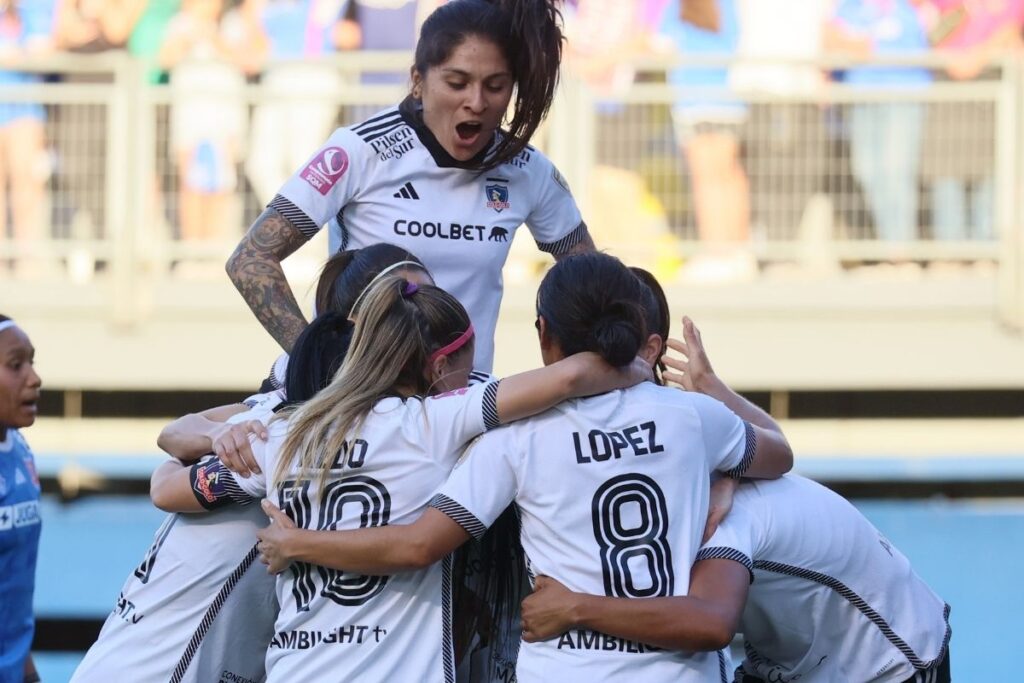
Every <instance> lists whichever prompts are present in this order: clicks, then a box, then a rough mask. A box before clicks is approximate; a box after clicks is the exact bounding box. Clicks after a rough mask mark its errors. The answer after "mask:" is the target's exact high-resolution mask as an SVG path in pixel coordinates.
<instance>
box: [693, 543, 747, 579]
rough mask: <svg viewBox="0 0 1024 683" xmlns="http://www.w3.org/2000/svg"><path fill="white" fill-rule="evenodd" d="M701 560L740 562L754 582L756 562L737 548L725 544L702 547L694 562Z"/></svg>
mask: <svg viewBox="0 0 1024 683" xmlns="http://www.w3.org/2000/svg"><path fill="white" fill-rule="evenodd" d="M701 560H732V561H733V562H739V563H740V564H742V565H743V566H744V567H746V568H747V571H748V572H749V573H750V583H754V563H753V562H752V561H751V560H750V558H749V557H747V556H746V555H744V554H743V553H741V552H740V551H739V550H736V549H735V548H726V547H724V546H715V547H713V548H701V549H700V552H698V553H697V559H695V560H694V562H700V561H701Z"/></svg>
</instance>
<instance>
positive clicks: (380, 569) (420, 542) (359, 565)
mask: <svg viewBox="0 0 1024 683" xmlns="http://www.w3.org/2000/svg"><path fill="white" fill-rule="evenodd" d="M263 508H264V510H265V511H267V514H268V516H270V518H271V519H272V520H274V519H275V514H277V515H283V513H281V512H280V510H278V509H277V508H276V507H274V506H273V505H272V504H270V503H269V502H264V504H263ZM282 522H283V520H282ZM257 536H258V537H259V539H260V544H261V545H260V548H261V552H262V553H263V554H264V555H265V556H266V558H267V559H269V560H270V562H269V564H271V565H272V566H273V567H277V568H283V567H286V566H287V565H288V564H290V563H291V562H309V563H311V564H318V565H321V566H323V567H330V568H332V569H339V570H342V571H350V572H359V573H361V574H371V575H388V574H395V573H398V572H403V571H412V570H416V569H423V568H425V567H429V566H430V565H432V564H434V563H435V562H437V561H439V560H440V559H441V558H443V557H444V556H445V555H447V554H448V553H450V552H452V551H453V550H455V549H456V548H458V547H459V546H460V545H462V544H463V543H464V542H465V541H467V540H468V539H469V534H468V533H467V532H466V531H465V530H464V529H463V528H462V527H461V526H459V525H458V524H457V523H456V522H455V521H453V520H452V519H451V518H450V517H448V516H447V515H445V514H444V513H443V512H440V511H439V510H436V509H434V508H427V510H426V512H424V513H423V515H422V516H421V517H420V518H419V519H418V520H416V521H415V522H413V523H412V524H396V525H391V526H382V527H371V528H364V529H354V530H350V531H315V530H310V529H297V528H294V526H293V525H292V526H291V527H289V525H287V524H283V523H274V524H271V525H270V526H268V527H267V528H266V529H262V530H260V532H259V533H258V534H257Z"/></svg>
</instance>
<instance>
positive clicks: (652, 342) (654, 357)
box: [637, 334, 665, 368]
mask: <svg viewBox="0 0 1024 683" xmlns="http://www.w3.org/2000/svg"><path fill="white" fill-rule="evenodd" d="M664 348H665V342H664V341H663V340H662V338H661V335H660V334H650V335H647V341H646V342H644V345H643V346H641V347H640V350H639V351H638V352H637V355H638V356H640V357H641V358H643V359H644V360H645V361H647V362H648V363H649V364H650V366H651V367H652V368H653V367H654V365H655V363H657V362H658V360H659V359H660V358H661V354H662V351H663V350H664Z"/></svg>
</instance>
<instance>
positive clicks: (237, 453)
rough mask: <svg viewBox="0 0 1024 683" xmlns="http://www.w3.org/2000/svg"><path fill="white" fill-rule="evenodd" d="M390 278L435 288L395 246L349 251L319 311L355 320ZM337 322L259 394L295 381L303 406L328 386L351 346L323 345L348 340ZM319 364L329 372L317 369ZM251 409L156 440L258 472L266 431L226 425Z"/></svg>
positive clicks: (320, 292)
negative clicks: (254, 445)
mask: <svg viewBox="0 0 1024 683" xmlns="http://www.w3.org/2000/svg"><path fill="white" fill-rule="evenodd" d="M389 274H395V275H400V276H402V277H405V278H406V279H408V280H410V281H412V282H415V283H417V284H433V283H434V280H433V278H432V277H431V276H430V273H429V272H428V271H427V269H426V266H424V265H423V263H422V261H420V260H419V258H417V257H416V256H415V255H414V254H412V253H410V252H408V251H406V250H405V249H402V248H400V247H397V246H395V245H393V244H385V243H379V244H371V245H370V246H368V247H363V248H361V249H349V250H347V251H342V252H339V253H337V254H335V255H334V256H332V257H331V258H330V259H328V260H327V263H326V264H325V265H324V268H323V270H322V271H321V273H320V277H319V279H318V281H317V290H316V296H315V297H314V302H315V307H316V310H317V311H320V312H322V313H329V312H333V313H336V314H337V316H338V318H340V319H341V320H345V319H347V318H348V317H349V315H350V314H351V312H352V307H353V306H354V305H355V303H356V300H357V299H358V298H359V297H360V295H361V294H362V293H363V292H365V291H366V289H367V288H368V287H369V286H370V284H371V283H373V282H374V281H375V280H376V279H378V278H380V277H385V276H387V275H389ZM338 318H334V317H329V318H326V319H324V320H320V321H319V322H318V323H317V324H316V326H315V327H313V326H312V325H311V327H310V328H307V330H306V332H305V333H306V335H307V336H308V337H313V338H315V340H314V339H310V343H311V344H313V345H314V346H315V347H316V349H319V350H317V351H315V352H314V351H313V350H312V349H310V350H309V351H307V352H305V353H302V354H297V355H298V356H301V357H302V358H303V359H304V360H303V361H301V362H300V363H299V365H298V366H296V365H295V364H292V363H289V355H288V354H282V355H281V357H279V358H278V359H277V361H276V362H275V363H274V365H273V366H272V367H271V370H270V375H269V377H268V378H267V379H266V380H265V381H264V382H263V386H262V387H261V388H260V389H261V391H260V393H261V394H270V395H272V394H273V392H274V391H275V390H278V389H284V387H285V384H286V381H288V379H289V378H291V379H290V381H291V382H292V385H293V386H296V385H299V386H301V387H302V388H301V392H302V393H301V395H299V394H296V395H295V397H294V398H292V399H291V400H294V401H300V400H305V398H308V397H310V396H312V395H313V394H315V393H316V392H317V391H319V390H320V389H321V388H323V387H324V386H326V385H327V383H328V382H329V381H330V378H331V376H332V375H333V372H334V370H336V369H337V368H338V367H340V365H341V359H342V358H343V357H344V354H345V350H346V348H347V342H345V343H344V345H341V340H340V339H338V341H339V344H338V345H332V344H330V343H329V340H325V339H322V337H323V335H325V334H328V335H329V334H330V333H331V332H330V329H329V328H335V332H334V334H335V335H338V334H343V333H341V332H338V331H337V329H336V328H337V323H336V322H335V323H331V322H330V321H331V320H335V321H336V320H337V319H338ZM314 322H316V321H314ZM296 348H297V347H296ZM322 354H326V356H324V355H322ZM318 364H323V365H325V366H326V367H318ZM485 378H486V376H485V375H483V374H481V373H474V375H473V379H474V380H476V381H480V380H482V379H485ZM303 397H305V398H303ZM253 400H255V399H253ZM250 408H251V406H250V405H246V404H244V403H233V404H229V405H226V406H218V407H216V408H210V409H207V410H205V411H202V412H200V413H195V414H189V415H185V416H183V417H180V418H178V419H177V420H175V421H173V422H171V423H170V424H168V425H167V426H166V427H164V429H163V431H161V432H160V436H159V437H158V438H157V444H158V445H159V446H160V448H161V449H163V450H164V451H166V452H167V453H168V454H170V455H172V456H174V457H176V458H178V459H180V460H182V461H189V462H190V461H194V460H195V459H196V458H199V457H201V456H203V455H206V454H207V453H211V452H215V450H216V455H218V456H219V457H220V458H222V459H224V460H225V461H226V462H227V464H228V465H229V466H230V467H232V468H233V469H236V470H239V471H245V472H248V471H249V469H250V468H251V467H253V466H255V463H254V462H253V460H252V451H251V450H250V448H249V434H250V433H255V434H257V435H259V436H261V437H265V435H266V430H265V428H264V426H263V424H262V423H261V422H260V421H258V420H257V421H252V420H249V421H243V422H240V423H238V422H235V421H232V423H226V422H225V420H226V419H227V418H228V417H230V416H231V415H236V414H238V413H242V412H245V411H247V410H249V409H250ZM215 445H216V449H215V448H214V446H215Z"/></svg>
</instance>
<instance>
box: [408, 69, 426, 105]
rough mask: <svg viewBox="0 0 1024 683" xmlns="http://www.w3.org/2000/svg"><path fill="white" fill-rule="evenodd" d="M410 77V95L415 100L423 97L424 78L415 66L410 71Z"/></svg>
mask: <svg viewBox="0 0 1024 683" xmlns="http://www.w3.org/2000/svg"><path fill="white" fill-rule="evenodd" d="M409 77H410V78H411V79H412V90H411V91H410V94H411V95H412V98H413V99H414V100H418V99H420V98H422V97H423V76H422V75H421V74H420V70H419V69H417V68H416V67H415V66H414V67H412V68H411V69H409Z"/></svg>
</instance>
